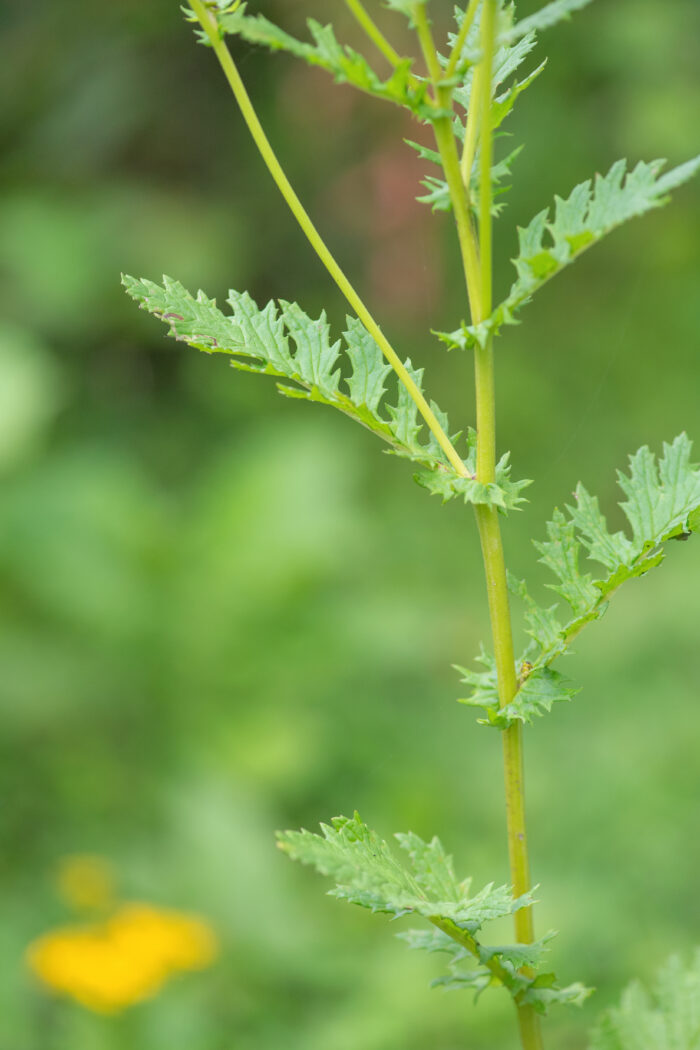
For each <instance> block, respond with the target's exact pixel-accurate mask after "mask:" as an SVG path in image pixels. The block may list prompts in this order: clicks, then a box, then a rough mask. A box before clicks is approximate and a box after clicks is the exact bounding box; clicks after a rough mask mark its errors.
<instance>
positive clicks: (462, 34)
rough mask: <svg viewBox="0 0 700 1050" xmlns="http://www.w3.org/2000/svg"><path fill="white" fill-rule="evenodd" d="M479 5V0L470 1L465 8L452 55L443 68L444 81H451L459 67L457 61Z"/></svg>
mask: <svg viewBox="0 0 700 1050" xmlns="http://www.w3.org/2000/svg"><path fill="white" fill-rule="evenodd" d="M480 3H481V0H471V2H470V4H469V7H468V8H467V10H466V11H465V13H464V19H463V21H462V26H461V28H460V31H459V34H458V36H457V39H456V40H455V45H454V47H453V48H452V54H451V55H450V57H449V60H448V63H447V66H446V67H445V80H451V79H452V77H453V76H454V75H455V73H456V72H457V67H458V66H459V60H460V58H461V56H462V49H463V48H464V45H465V44H466V42H467V37H468V36H469V30H470V29H471V27H472V25H473V24H474V19H475V17H476V12H477V10H478V8H479V4H480Z"/></svg>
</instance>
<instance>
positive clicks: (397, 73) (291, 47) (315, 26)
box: [218, 4, 436, 119]
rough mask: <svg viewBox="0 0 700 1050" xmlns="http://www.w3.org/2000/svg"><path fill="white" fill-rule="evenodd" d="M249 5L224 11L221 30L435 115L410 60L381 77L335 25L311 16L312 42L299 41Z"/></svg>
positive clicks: (426, 115)
mask: <svg viewBox="0 0 700 1050" xmlns="http://www.w3.org/2000/svg"><path fill="white" fill-rule="evenodd" d="M246 8H247V5H246V4H242V5H241V6H240V7H238V8H236V10H235V11H228V12H226V11H225V12H222V13H221V14H220V15H219V16H218V18H219V25H220V27H221V31H222V32H223V33H225V34H229V35H232V36H239V37H241V39H243V40H246V41H247V42H248V43H249V44H258V45H260V46H262V47H267V48H269V50H271V51H286V52H287V53H288V54H291V55H294V56H295V57H297V58H301V59H303V60H304V61H305V62H307V63H308V64H309V65H312V66H319V67H320V68H321V69H324V70H326V72H327V73H330V74H331V75H332V76H333V77H334V79H335V80H336V81H337V82H338V83H341V84H342V83H345V84H351V85H352V86H353V87H356V88H358V89H359V90H360V91H363V92H365V93H366V94H369V95H374V96H375V97H376V98H380V99H384V100H385V101H387V102H393V103H395V104H396V105H399V106H405V107H407V108H408V109H410V110H411V111H412V112H413V113H416V114H417V115H420V116H422V117H424V118H426V119H428V118H430V117H431V116H432V117H434V116H435V114H436V109H435V106H434V105H433V103H432V102H431V100H430V98H429V84H428V83H427V82H426V81H423V80H419V79H418V78H417V77H415V76H413V74H412V73H411V60H410V59H406V60H405V61H403V62H400V63H399V65H398V66H396V67H395V69H394V70H393V72H392V74H391V76H390V77H388V78H387V79H382V78H381V77H380V76H378V74H377V73H375V71H374V70H373V69H372V67H371V66H370V64H369V62H368V61H367V59H366V58H364V56H362V55H361V54H359V53H358V52H357V51H354V50H353V49H352V48H351V47H348V46H347V45H343V44H340V43H339V42H338V40H337V38H336V36H335V32H334V30H333V26H331V25H326V26H323V25H321V24H320V23H319V22H317V21H316V20H315V19H313V18H310V19H308V20H307V25H308V27H309V33H310V35H311V38H312V41H313V42H312V43H310V42H307V41H302V40H297V39H296V38H295V37H293V36H291V35H290V34H289V33H287V32H286V31H285V30H284V29H281V28H280V27H279V26H277V25H275V24H274V23H273V22H271V21H270V20H269V19H268V18H265V16H264V15H249V14H247V13H246Z"/></svg>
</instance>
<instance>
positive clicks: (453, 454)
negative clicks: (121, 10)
mask: <svg viewBox="0 0 700 1050" xmlns="http://www.w3.org/2000/svg"><path fill="white" fill-rule="evenodd" d="M189 2H190V7H191V8H192V11H193V12H194V14H195V15H196V16H197V19H198V21H199V23H200V25H201V26H202V28H203V29H204V31H205V33H206V34H207V37H208V38H209V42H210V43H211V46H212V48H213V50H214V53H215V54H216V57H217V58H218V60H219V63H220V65H221V68H222V70H223V72H224V75H225V76H226V79H227V80H228V83H229V86H230V88H231V90H232V92H233V94H234V97H235V99H236V101H237V103H238V105H239V107H240V110H241V114H242V116H243V119H244V121H245V122H246V124H247V126H248V130H249V131H250V133H251V135H252V137H253V140H254V142H255V144H256V146H257V147H258V150H259V151H260V154H261V156H262V158H263V160H264V162H265V164H266V165H267V168H268V170H269V172H270V174H271V175H272V178H273V179H274V180H275V183H276V184H277V187H278V189H279V191H280V193H281V194H282V196H283V197H284V199H285V201H286V202H287V204H288V206H289V209H290V211H291V212H292V214H293V215H294V218H295V219H296V220H297V222H298V223H299V226H300V227H301V229H302V231H303V233H304V234H305V236H306V238H307V240H308V241H309V243H310V245H311V247H312V248H313V249H314V251H315V252H316V254H317V255H318V257H319V259H320V260H321V262H322V263H323V265H324V266H325V267H326V269H327V270H328V272H329V274H330V275H331V277H332V278H333V280H334V281H335V283H336V284H337V285H338V288H339V289H340V290H341V292H342V293H343V295H344V296H345V298H346V299H347V301H348V302H349V303H350V305H351V306H352V308H353V310H354V311H355V313H356V314H357V316H358V318H359V319H360V321H361V322H362V324H363V325H364V326H365V328H366V329H367V331H368V332H369V334H370V335H371V336H372V338H373V339H374V340H375V342H376V343H377V346H379V348H380V350H381V351H382V353H383V354H384V356H385V357H386V359H387V361H388V362H389V364H390V365H391V366H392V368H393V369H394V371H395V372H396V374H397V376H398V377H399V379H400V380H401V382H402V383H403V385H404V386H405V387H406V389H407V391H408V393H409V395H410V396H411V398H412V400H413V401H414V403H415V405H416V407H417V408H418V411H419V412H420V414H421V416H422V417H423V419H424V420H425V423H426V425H427V427H428V429H429V430H430V431H431V433H432V434H434V436H435V440H436V441H437V443H438V444H439V446H440V448H441V449H442V451H443V452H444V453H445V456H446V457H447V459H448V461H449V462H450V464H451V465H452V466H453V467H454V469H455V471H456V472H457V473H458V474H460V475H461V476H462V477H467V476H468V471H467V469H466V467H465V466H464V463H463V461H462V459H461V457H460V456H459V453H458V452H457V450H456V449H455V447H454V445H453V444H452V442H451V441H450V439H449V437H448V436H447V434H446V433H445V431H444V430H443V428H442V427H441V426H440V423H439V422H438V419H437V417H436V415H435V413H434V412H433V410H432V409H431V407H430V405H429V404H428V402H427V401H426V399H425V398H424V396H423V394H422V393H421V391H420V390H419V388H418V386H417V385H416V383H415V382H414V380H413V379H412V378H411V376H410V374H409V372H408V371H407V369H406V367H405V365H404V364H403V362H402V361H401V359H400V357H399V356H398V354H397V353H396V351H395V350H394V348H393V347H392V346H391V344H390V343H389V340H388V339H387V338H386V336H385V335H384V333H383V332H382V330H381V328H380V327H379V325H378V324H377V322H376V321H375V320H374V317H373V316H372V314H371V313H370V311H369V310H368V308H367V307H366V306H365V304H364V302H363V301H362V299H361V298H360V296H359V294H358V293H357V292H356V291H355V289H354V287H353V285H352V284H351V283H350V281H349V279H348V278H347V277H346V275H345V273H344V272H343V270H342V269H341V268H340V266H339V265H338V263H337V262H336V260H335V258H334V256H333V254H332V252H331V251H330V249H329V248H328V246H327V245H326V243H325V241H324V240H323V238H322V237H321V235H320V233H319V232H318V230H317V229H316V227H315V226H314V224H313V222H312V221H311V218H310V217H309V215H308V213H307V211H306V209H305V208H304V206H303V204H302V203H301V201H300V200H299V198H298V196H297V195H296V193H295V191H294V189H293V187H292V185H291V183H290V181H289V179H288V178H287V176H286V175H285V173H284V171H283V169H282V166H281V164H280V162H279V160H278V159H277V156H276V154H275V152H274V150H273V148H272V146H271V145H270V141H269V139H268V137H267V135H266V134H265V132H264V130H263V127H262V125H261V123H260V121H259V119H258V115H257V113H256V112H255V109H254V107H253V104H252V102H251V100H250V96H249V95H248V92H247V91H246V88H245V85H244V83H243V81H242V80H241V77H240V74H239V72H238V69H237V67H236V64H235V63H234V61H233V58H232V57H231V52H230V51H229V49H228V48H227V46H226V44H225V43H224V41H223V40H222V39H221V35H220V32H219V26H218V23H217V21H216V18H215V17H214V16H213V15H212V13H211V11H209V9H208V8H207V6H206V4H205V3H204V2H203V0H189Z"/></svg>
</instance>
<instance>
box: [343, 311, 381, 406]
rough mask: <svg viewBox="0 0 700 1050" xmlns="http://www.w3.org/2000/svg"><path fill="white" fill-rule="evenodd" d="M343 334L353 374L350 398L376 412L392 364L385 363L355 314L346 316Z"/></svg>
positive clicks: (349, 383) (350, 381)
mask: <svg viewBox="0 0 700 1050" xmlns="http://www.w3.org/2000/svg"><path fill="white" fill-rule="evenodd" d="M344 335H345V343H346V345H347V355H348V358H349V359H350V364H351V366H352V374H351V375H350V376H349V377H348V380H347V384H348V390H349V392H350V400H351V401H352V402H353V404H355V405H364V406H365V407H366V408H367V409H369V411H370V412H372V413H376V412H377V410H378V408H379V402H380V401H381V400H382V397H383V396H384V392H385V386H384V381H385V379H386V377H387V376H388V374H389V373H390V372H391V365H389V364H387V363H386V361H385V360H384V357H383V356H382V352H381V350H380V349H379V347H378V346H377V344H376V343H375V341H374V339H373V338H372V336H371V335H370V334H369V332H368V331H367V329H366V328H365V327H364V325H363V324H361V323H360V321H358V320H357V318H356V317H348V318H347V328H346V330H345V333H344Z"/></svg>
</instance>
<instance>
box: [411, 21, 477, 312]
mask: <svg viewBox="0 0 700 1050" xmlns="http://www.w3.org/2000/svg"><path fill="white" fill-rule="evenodd" d="M413 20H414V22H415V24H416V29H417V31H418V39H419V41H420V45H421V50H422V51H423V57H424V59H425V64H426V66H427V67H428V72H429V74H430V77H431V79H432V81H433V88H434V91H435V97H436V102H437V104H438V107H439V108H440V109H441V110H449V109H450V106H451V89H450V87H449V86H446V85H445V84H443V82H442V73H441V70H440V63H439V61H438V57H437V52H436V50H435V43H434V41H433V35H432V33H431V31H430V24H429V22H428V18H427V15H426V13H425V7H424V6H423V5H422V4H417V5H416V6H415V8H414V13H413ZM433 132H434V134H435V141H436V143H437V147H438V150H439V153H440V158H441V160H442V166H443V169H444V171H445V177H446V179H447V185H448V188H449V191H450V197H451V200H452V208H453V210H454V214H455V221H456V223H457V235H458V237H459V245H460V250H461V253H462V263H463V266H464V279H465V282H466V285H467V295H468V296H469V309H470V313H471V317H472V321H473V323H474V324H477V323H478V320H481V317H480V313H481V307H480V304H481V291H480V281H481V270H480V265H479V253H478V248H477V241H476V235H475V233H474V227H473V224H472V218H471V214H470V211H469V200H468V197H467V194H466V191H465V188H464V184H463V183H462V176H461V174H460V170H459V154H458V152H457V142H456V139H455V135H454V130H453V128H452V121H451V119H450V117H448V116H445V117H439V118H438V119H437V120H434V121H433Z"/></svg>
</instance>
